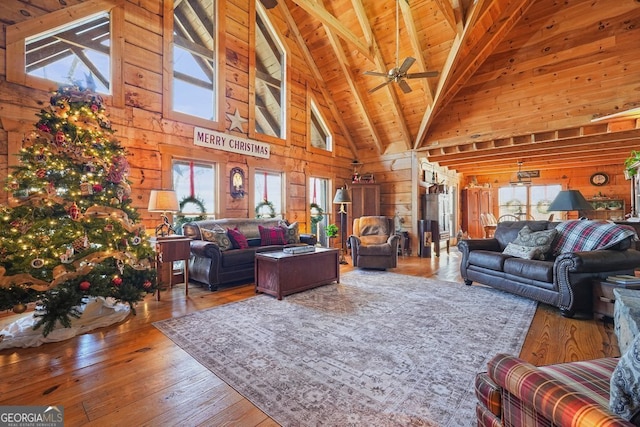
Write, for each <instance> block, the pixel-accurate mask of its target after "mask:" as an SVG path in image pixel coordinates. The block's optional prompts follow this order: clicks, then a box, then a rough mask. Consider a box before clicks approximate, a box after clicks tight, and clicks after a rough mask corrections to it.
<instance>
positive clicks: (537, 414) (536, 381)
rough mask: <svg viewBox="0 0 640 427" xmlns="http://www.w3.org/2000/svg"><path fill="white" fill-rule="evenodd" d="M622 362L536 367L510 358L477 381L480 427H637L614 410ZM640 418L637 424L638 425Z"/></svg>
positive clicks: (607, 360) (499, 360) (604, 360)
mask: <svg viewBox="0 0 640 427" xmlns="http://www.w3.org/2000/svg"><path fill="white" fill-rule="evenodd" d="M617 364H618V359H617V358H613V357H611V358H602V359H596V360H589V361H583V362H571V363H562V364H557V365H548V366H542V367H536V366H534V365H532V364H530V363H526V362H525V361H523V360H521V359H519V358H517V357H514V356H510V355H506V354H499V355H497V356H495V357H494V358H493V359H491V360H490V361H489V363H488V371H487V372H483V373H480V374H478V375H477V376H476V384H475V387H476V397H477V398H478V401H479V402H478V404H477V406H476V415H477V419H478V426H479V427H489V426H492V427H497V426H512V427H534V426H599V427H611V426H633V425H637V424H631V423H629V422H628V421H626V420H624V419H622V418H620V417H618V416H617V415H614V414H613V413H611V412H610V411H609V384H610V379H611V375H612V374H613V371H614V369H615V367H616V365H617ZM637 419H638V416H637V415H636V417H635V418H634V419H633V421H635V422H637Z"/></svg>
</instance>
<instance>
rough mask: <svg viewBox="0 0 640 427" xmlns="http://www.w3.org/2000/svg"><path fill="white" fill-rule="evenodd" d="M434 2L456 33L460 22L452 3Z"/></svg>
mask: <svg viewBox="0 0 640 427" xmlns="http://www.w3.org/2000/svg"><path fill="white" fill-rule="evenodd" d="M434 1H435V4H436V5H437V6H438V9H440V12H442V15H443V16H444V19H446V21H447V23H448V24H449V25H450V26H451V29H453V30H454V31H456V30H457V28H458V22H457V20H456V16H455V13H454V11H453V5H452V4H451V1H450V0H434ZM401 4H402V3H401ZM408 7H409V5H407V6H406V8H408Z"/></svg>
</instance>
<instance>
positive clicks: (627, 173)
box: [624, 150, 640, 179]
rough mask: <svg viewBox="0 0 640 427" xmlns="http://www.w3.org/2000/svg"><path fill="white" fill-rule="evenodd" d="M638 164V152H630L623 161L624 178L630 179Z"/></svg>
mask: <svg viewBox="0 0 640 427" xmlns="http://www.w3.org/2000/svg"><path fill="white" fill-rule="evenodd" d="M639 163H640V151H638V150H632V151H631V154H630V155H629V157H627V159H626V160H625V161H624V177H625V179H631V178H632V177H633V176H634V175H635V174H636V173H637V172H638V164H639Z"/></svg>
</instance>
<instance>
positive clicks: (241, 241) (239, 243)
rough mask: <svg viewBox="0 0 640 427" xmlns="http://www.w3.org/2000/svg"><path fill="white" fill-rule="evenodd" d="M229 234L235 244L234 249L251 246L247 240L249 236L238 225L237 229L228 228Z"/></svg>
mask: <svg viewBox="0 0 640 427" xmlns="http://www.w3.org/2000/svg"><path fill="white" fill-rule="evenodd" d="M227 234H228V235H229V239H230V240H231V243H232V244H233V247H234V249H247V248H248V247H249V242H247V238H246V237H245V235H244V234H242V233H241V232H240V231H238V227H236V228H235V229H233V230H232V229H230V228H227Z"/></svg>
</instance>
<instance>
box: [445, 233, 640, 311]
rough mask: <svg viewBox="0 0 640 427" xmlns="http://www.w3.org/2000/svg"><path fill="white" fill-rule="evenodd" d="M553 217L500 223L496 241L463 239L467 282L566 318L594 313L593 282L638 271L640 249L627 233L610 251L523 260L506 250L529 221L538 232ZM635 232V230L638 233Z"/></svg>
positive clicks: (463, 271) (462, 271) (461, 247)
mask: <svg viewBox="0 0 640 427" xmlns="http://www.w3.org/2000/svg"><path fill="white" fill-rule="evenodd" d="M558 224H559V223H557V222H550V221H507V222H500V223H498V225H497V227H496V230H495V233H494V237H493V238H491V239H470V240H461V241H460V242H459V243H458V249H459V250H460V252H461V255H462V259H461V262H460V275H461V276H462V278H463V279H464V282H465V284H467V285H471V284H472V282H474V281H475V282H478V283H481V284H483V285H488V286H491V287H494V288H497V289H501V290H503V291H507V292H511V293H514V294H517V295H521V296H524V297H527V298H531V299H534V300H536V301H540V302H543V303H546V304H550V305H552V306H555V307H558V308H559V309H560V311H561V314H562V315H563V316H565V317H573V316H574V315H575V314H576V313H578V312H580V313H584V314H586V315H587V316H588V317H592V316H593V309H592V306H593V296H592V283H593V281H594V279H597V278H601V279H604V278H606V277H607V276H611V275H617V274H633V271H634V269H635V268H637V267H640V252H638V251H636V250H634V249H629V248H630V247H631V243H632V240H633V238H632V237H628V238H625V239H624V240H622V241H621V242H620V243H618V244H616V245H615V246H613V247H611V248H609V249H598V250H592V251H582V252H569V253H561V254H559V255H557V256H555V257H553V256H552V257H551V258H550V259H547V260H539V259H522V258H517V257H513V256H510V255H507V254H504V253H503V251H504V250H505V248H506V247H507V245H508V244H509V243H510V242H514V240H516V238H517V237H518V236H519V232H520V230H522V229H523V227H524V226H525V225H526V226H528V228H529V229H530V230H531V231H533V232H536V231H542V230H550V229H554V228H556V226H557V225H558ZM633 234H634V235H635V233H633Z"/></svg>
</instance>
